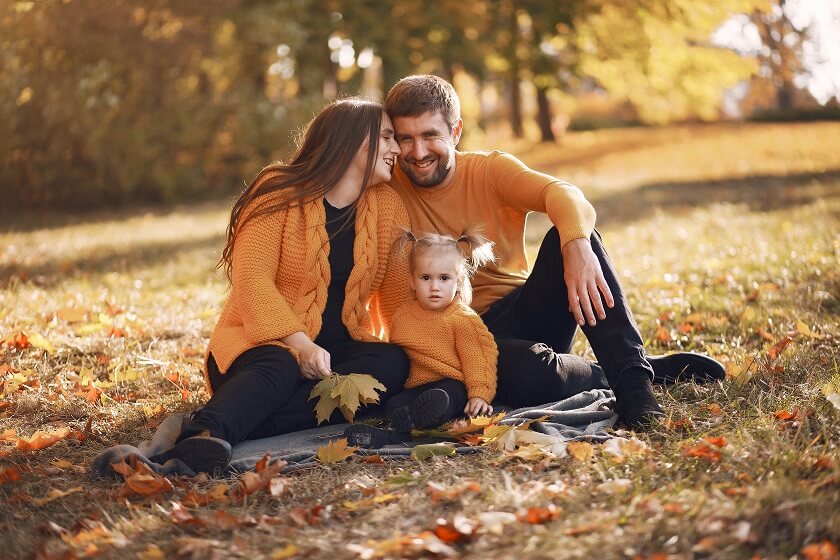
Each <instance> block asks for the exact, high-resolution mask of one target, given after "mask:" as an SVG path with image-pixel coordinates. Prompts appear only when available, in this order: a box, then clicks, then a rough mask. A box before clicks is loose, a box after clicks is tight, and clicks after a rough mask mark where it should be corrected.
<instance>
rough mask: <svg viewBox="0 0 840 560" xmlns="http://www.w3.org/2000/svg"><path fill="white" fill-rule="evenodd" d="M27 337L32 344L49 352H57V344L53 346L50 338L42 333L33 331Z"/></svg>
mask: <svg viewBox="0 0 840 560" xmlns="http://www.w3.org/2000/svg"><path fill="white" fill-rule="evenodd" d="M26 338H27V339H28V340H29V345H30V346H34V347H35V348H40V349H41V350H43V351H45V352H46V353H47V354H55V346H53V345H52V344H51V343H50V341H49V340H47V339H46V338H44V337H43V336H41V335H40V334H38V333H34V332H31V333H28V334H27V335H26Z"/></svg>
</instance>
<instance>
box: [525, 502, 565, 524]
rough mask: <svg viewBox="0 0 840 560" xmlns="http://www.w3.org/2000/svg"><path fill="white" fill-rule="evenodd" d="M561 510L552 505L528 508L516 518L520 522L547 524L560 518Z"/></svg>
mask: <svg viewBox="0 0 840 560" xmlns="http://www.w3.org/2000/svg"><path fill="white" fill-rule="evenodd" d="M561 513H562V510H561V509H560V508H558V507H557V506H555V505H554V504H548V506H546V507H529V508H528V509H526V510H524V511H522V512H520V513H519V515H518V516H517V517H518V518H519V520H520V521H524V522H525V523H531V524H542V523H548V522H549V521H553V520H555V519H557V518H558V517H560V514H561Z"/></svg>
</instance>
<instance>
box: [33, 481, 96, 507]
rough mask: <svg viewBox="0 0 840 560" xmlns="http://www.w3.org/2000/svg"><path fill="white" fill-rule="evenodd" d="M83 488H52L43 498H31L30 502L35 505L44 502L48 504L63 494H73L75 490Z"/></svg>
mask: <svg viewBox="0 0 840 560" xmlns="http://www.w3.org/2000/svg"><path fill="white" fill-rule="evenodd" d="M83 490H84V488H83V487H82V486H74V487H73V488H68V489H67V490H58V489H56V488H53V489H52V490H50V491H49V492H47V495H46V496H44V497H43V498H33V499H32V502H33V503H34V504H35V505H36V506H43V505H44V504H48V503H50V502H51V501H53V500H57V499H59V498H63V497H64V496H69V495H70V494H75V493H77V492H82V491H83Z"/></svg>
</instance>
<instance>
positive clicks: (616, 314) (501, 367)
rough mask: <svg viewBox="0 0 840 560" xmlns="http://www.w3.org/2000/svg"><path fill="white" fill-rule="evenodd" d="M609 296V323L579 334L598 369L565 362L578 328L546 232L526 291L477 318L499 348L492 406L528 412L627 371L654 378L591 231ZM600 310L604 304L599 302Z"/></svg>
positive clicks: (553, 234) (553, 237) (570, 359)
mask: <svg viewBox="0 0 840 560" xmlns="http://www.w3.org/2000/svg"><path fill="white" fill-rule="evenodd" d="M590 241H591V243H592V250H593V251H594V252H595V255H596V256H597V257H598V260H599V261H600V263H601V268H602V270H603V272H604V278H605V279H606V281H607V284H608V285H609V287H610V290H611V291H612V295H613V299H614V300H615V306H614V307H613V308H612V309H610V308H607V306H606V304H604V310H605V311H606V315H607V317H606V319H603V320H601V319H597V318H596V320H597V324H596V325H595V326H594V327H590V326H589V324H588V323H587V324H586V325H585V326H583V327H581V328H582V329H583V332H584V334H585V335H586V338H587V339H588V340H589V344H590V346H592V350H593V351H594V352H595V356H596V357H597V359H598V363H597V364H596V363H593V362H590V361H589V360H585V359H583V358H581V357H580V356H575V355H572V354H569V352H570V351H571V349H572V340H573V339H574V336H575V332H576V331H577V328H578V324H577V321H575V318H574V315H572V313H571V312H570V311H569V300H568V295H567V290H566V281H565V280H564V277H563V256H562V254H561V253H560V236H559V235H558V233H557V229H556V228H551V229H550V230H549V231H548V233H547V234H546V235H545V238H543V241H542V245H540V250H539V253H538V254H537V260H536V262H535V263H534V266H533V269H532V270H531V274H530V276H529V277H528V280H527V281H526V282H525V285H524V286H521V287H519V288H517V289H516V290H514V291H513V292H511V293H510V294H508V295H506V296H505V297H503V298H502V299H500V300H498V301H496V302H495V303H493V305H491V306H490V308H489V309H488V310H487V311H486V312H485V313H484V314H483V315H482V319H483V320H484V323H485V324H486V325H487V328H488V329H489V330H490V332H491V333H493V336H494V337H495V338H496V344H497V345H498V347H499V363H498V389H497V391H496V401H497V402H499V403H503V404H507V405H511V406H533V405H537V404H541V403H544V402H550V401H556V400H560V399H564V398H566V397H569V396H571V395H574V394H576V393H579V392H581V391H585V390H588V389H598V388H604V389H606V388H609V387H610V386H611V385H613V386H614V385H615V383H616V382H617V380H618V379H619V377H620V376H621V373H622V372H623V371H625V370H626V369H629V368H633V367H640V368H643V369H645V370H647V371H648V373H649V375H651V376H652V375H653V370H652V369H651V367H650V364H649V363H648V362H647V359H646V358H645V352H644V347H643V343H642V337H641V335H640V334H639V329H638V327H637V326H636V322H635V321H634V320H633V315H632V314H631V312H630V309H629V307H628V305H627V298H626V297H625V296H624V292H623V291H622V289H621V285H620V284H619V283H618V278H617V276H616V274H615V269H614V267H613V265H612V262H611V261H610V259H609V257H608V256H607V252H606V250H605V249H604V246H603V243H602V241H601V236H600V235H599V234H598V232H597V231H596V232H595V233H593V234H592V237H591V239H590ZM602 302H603V298H602Z"/></svg>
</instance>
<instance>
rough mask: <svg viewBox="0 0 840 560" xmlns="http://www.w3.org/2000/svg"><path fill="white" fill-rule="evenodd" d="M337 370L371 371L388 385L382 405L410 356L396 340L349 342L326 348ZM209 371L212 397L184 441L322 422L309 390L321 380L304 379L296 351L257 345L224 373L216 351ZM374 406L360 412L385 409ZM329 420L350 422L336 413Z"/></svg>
mask: <svg viewBox="0 0 840 560" xmlns="http://www.w3.org/2000/svg"><path fill="white" fill-rule="evenodd" d="M327 350H328V351H329V352H330V361H331V365H332V369H333V371H334V372H336V373H367V374H370V375H372V376H373V377H375V378H376V379H377V380H378V381H379V382H381V383H382V384H383V385H385V387H386V389H387V390H386V391H385V392H384V393H380V403H384V402H386V401H387V400H388V398H390V397H391V396H393V395H395V394H397V393H398V392H399V391H400V390H401V389H402V386H403V383H404V382H405V380H406V377H408V358H407V357H406V355H405V352H403V350H402V349H401V348H400V347H399V346H396V345H394V344H386V343H381V342H358V341H355V340H350V341H346V342H340V343H338V344H335V345H334V346H331V347H330V348H327ZM207 371H208V374H209V377H210V384H211V386H212V387H213V396H212V397H211V398H210V400H209V401H208V402H207V404H205V405H204V406H203V407H202V408H200V409H198V410H197V411H196V412H194V413H193V415H192V418H191V419H190V421H189V423H188V425H187V426H185V428H184V429H183V430H182V433H181V439H183V438H185V437H190V436H192V435H195V434H198V433H200V432H202V431H204V430H209V432H210V435H212V436H214V437H218V438H222V439H224V440H226V441H228V442H230V443H231V444H236V443H238V442H240V441H242V440H246V439H259V438H264V437H271V436H275V435H278V434H285V433H288V432H294V431H298V430H304V429H307V428H314V427H316V426H317V421H316V418H315V402H316V401H314V400H311V401H310V400H309V393H310V391H312V388H313V387H314V386H315V384H316V383H317V382H316V381H312V380H308V379H304V378H302V377H301V375H300V367H299V366H298V363H297V361H296V360H295V358H294V357H293V356H292V354H291V353H290V352H289V351H287V350H284V349H283V348H280V347H279V346H273V345H265V346H257V347H255V348H251V349H250V350H247V351H246V352H244V353H243V354H241V355H240V356H239V357H238V358H237V359H236V360H234V362H233V364H232V365H231V367H230V368H229V370H228V371H227V373H225V374H222V373H220V372H219V368H218V366H217V365H216V361H215V360H214V359H213V356H212V354H211V355H210V356H209V358H208V360H207ZM382 406H383V405H382V404H380V405H369V406H367V407H364V408H362V409H360V410H359V415H360V416H364V415H367V414H371V413H377V412H378V413H380V414H381V413H382ZM329 422H330V423H339V422H346V420H345V419H344V417H343V416H342V415H341V413H340V412H338V411H336V412H335V413H334V414H333V415H332V417H331V418H330V419H329Z"/></svg>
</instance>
